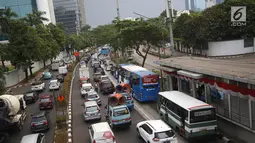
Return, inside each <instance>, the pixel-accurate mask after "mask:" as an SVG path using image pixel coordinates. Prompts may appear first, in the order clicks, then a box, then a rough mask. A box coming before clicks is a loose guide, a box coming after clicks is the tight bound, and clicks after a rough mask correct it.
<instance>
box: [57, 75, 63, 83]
mask: <svg viewBox="0 0 255 143" xmlns="http://www.w3.org/2000/svg"><path fill="white" fill-rule="evenodd" d="M57 79H58V81H59V82H64V79H65V78H64V76H63V75H60V74H59V75H57Z"/></svg>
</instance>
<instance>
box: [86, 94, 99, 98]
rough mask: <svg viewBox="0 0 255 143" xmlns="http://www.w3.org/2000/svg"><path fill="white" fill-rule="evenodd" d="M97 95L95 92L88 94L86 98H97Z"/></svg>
mask: <svg viewBox="0 0 255 143" xmlns="http://www.w3.org/2000/svg"><path fill="white" fill-rule="evenodd" d="M97 97H98V96H97V94H90V95H88V98H97Z"/></svg>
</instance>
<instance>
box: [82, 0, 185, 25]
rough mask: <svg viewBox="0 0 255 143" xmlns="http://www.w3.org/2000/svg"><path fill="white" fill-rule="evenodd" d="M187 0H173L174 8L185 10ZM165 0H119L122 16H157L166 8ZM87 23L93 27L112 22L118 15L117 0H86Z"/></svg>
mask: <svg viewBox="0 0 255 143" xmlns="http://www.w3.org/2000/svg"><path fill="white" fill-rule="evenodd" d="M184 1H185V0H172V3H173V8H174V9H176V10H178V11H179V10H184V8H185V4H184V3H185V2H184ZM165 7H166V6H165V0H119V9H120V17H121V18H127V17H134V18H135V17H139V16H137V15H135V14H134V13H133V12H136V13H139V14H142V15H144V16H146V17H157V16H159V15H160V13H161V12H162V11H163V10H165ZM85 11H86V12H85V14H86V23H87V24H89V25H90V26H92V27H96V26H99V25H104V24H108V23H111V21H112V20H113V19H114V18H115V17H116V16H117V10H116V0H85Z"/></svg>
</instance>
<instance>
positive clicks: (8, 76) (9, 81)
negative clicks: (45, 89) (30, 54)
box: [4, 52, 67, 87]
mask: <svg viewBox="0 0 255 143" xmlns="http://www.w3.org/2000/svg"><path fill="white" fill-rule="evenodd" d="M66 56H67V53H66V52H60V54H59V55H58V56H57V57H59V58H61V59H62V58H63V57H66ZM48 65H50V60H48V61H46V66H48ZM32 66H33V67H34V68H33V69H32V72H33V73H35V72H37V71H39V70H40V69H42V68H43V61H39V62H34V64H33V65H32ZM28 74H29V73H28ZM4 76H5V81H6V85H5V86H6V87H10V86H13V85H16V84H18V83H19V82H21V81H22V80H24V79H25V77H26V76H25V72H24V71H23V69H15V70H13V71H10V72H6V73H5V74H4Z"/></svg>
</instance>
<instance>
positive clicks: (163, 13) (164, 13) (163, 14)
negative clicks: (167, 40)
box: [159, 9, 177, 18]
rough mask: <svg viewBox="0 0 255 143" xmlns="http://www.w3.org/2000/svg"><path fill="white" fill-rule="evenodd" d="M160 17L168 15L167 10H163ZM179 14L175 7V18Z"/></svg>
mask: <svg viewBox="0 0 255 143" xmlns="http://www.w3.org/2000/svg"><path fill="white" fill-rule="evenodd" d="M159 16H160V17H166V10H163V11H162V12H161V13H160V15H159ZM176 16H177V10H175V9H173V17H174V18H175V17H176Z"/></svg>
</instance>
